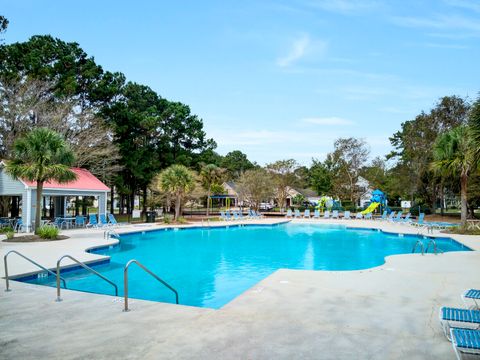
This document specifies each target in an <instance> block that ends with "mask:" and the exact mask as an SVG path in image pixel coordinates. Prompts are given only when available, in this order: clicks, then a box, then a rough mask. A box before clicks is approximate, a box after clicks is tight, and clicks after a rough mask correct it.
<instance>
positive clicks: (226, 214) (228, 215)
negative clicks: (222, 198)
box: [225, 210, 232, 221]
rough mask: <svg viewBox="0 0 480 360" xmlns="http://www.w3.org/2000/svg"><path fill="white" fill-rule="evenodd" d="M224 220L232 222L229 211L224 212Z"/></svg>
mask: <svg viewBox="0 0 480 360" xmlns="http://www.w3.org/2000/svg"><path fill="white" fill-rule="evenodd" d="M225 220H226V221H230V220H232V215H230V211H228V210H225Z"/></svg>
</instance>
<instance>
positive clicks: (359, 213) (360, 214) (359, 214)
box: [355, 212, 363, 219]
mask: <svg viewBox="0 0 480 360" xmlns="http://www.w3.org/2000/svg"><path fill="white" fill-rule="evenodd" d="M355 219H363V214H362V213H361V212H358V213H357V215H355Z"/></svg>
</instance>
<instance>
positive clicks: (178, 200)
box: [175, 195, 182, 220]
mask: <svg viewBox="0 0 480 360" xmlns="http://www.w3.org/2000/svg"><path fill="white" fill-rule="evenodd" d="M181 200H182V197H181V196H180V195H177V197H176V199H175V220H178V218H179V217H180V205H181Z"/></svg>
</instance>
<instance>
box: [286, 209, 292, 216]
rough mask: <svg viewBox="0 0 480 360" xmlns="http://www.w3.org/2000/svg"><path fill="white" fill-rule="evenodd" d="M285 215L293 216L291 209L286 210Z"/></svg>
mask: <svg viewBox="0 0 480 360" xmlns="http://www.w3.org/2000/svg"><path fill="white" fill-rule="evenodd" d="M285 217H287V218H291V217H293V213H292V209H288V210H287V215H285Z"/></svg>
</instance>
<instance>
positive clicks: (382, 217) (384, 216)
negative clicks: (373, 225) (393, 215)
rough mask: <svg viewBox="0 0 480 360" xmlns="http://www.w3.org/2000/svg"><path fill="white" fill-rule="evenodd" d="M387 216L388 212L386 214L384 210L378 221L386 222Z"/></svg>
mask: <svg viewBox="0 0 480 360" xmlns="http://www.w3.org/2000/svg"><path fill="white" fill-rule="evenodd" d="M387 214H388V212H387V210H385V211H384V212H383V214H382V216H381V217H380V218H379V219H378V220H381V221H385V220H387Z"/></svg>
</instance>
